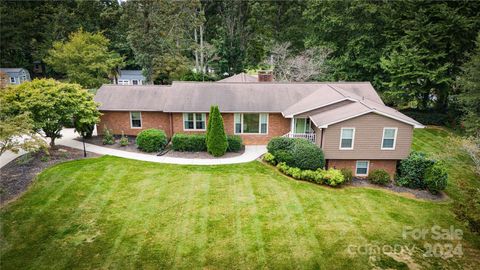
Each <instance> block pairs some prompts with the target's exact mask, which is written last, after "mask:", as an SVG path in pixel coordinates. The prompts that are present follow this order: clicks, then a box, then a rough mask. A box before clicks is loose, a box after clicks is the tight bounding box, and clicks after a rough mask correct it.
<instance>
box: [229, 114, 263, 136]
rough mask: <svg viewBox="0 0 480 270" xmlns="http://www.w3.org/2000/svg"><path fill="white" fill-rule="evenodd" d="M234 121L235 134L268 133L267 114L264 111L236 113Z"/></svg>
mask: <svg viewBox="0 0 480 270" xmlns="http://www.w3.org/2000/svg"><path fill="white" fill-rule="evenodd" d="M234 122H235V133H237V134H241V133H245V134H267V133H268V114H266V113H236V114H235V115H234Z"/></svg>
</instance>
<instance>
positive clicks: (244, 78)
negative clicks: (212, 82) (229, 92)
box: [217, 72, 258, 82]
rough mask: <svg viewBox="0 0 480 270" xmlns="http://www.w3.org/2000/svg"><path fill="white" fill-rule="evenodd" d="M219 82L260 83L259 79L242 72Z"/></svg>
mask: <svg viewBox="0 0 480 270" xmlns="http://www.w3.org/2000/svg"><path fill="white" fill-rule="evenodd" d="M217 82H258V77H256V76H253V75H248V74H246V73H244V72H242V73H238V74H235V75H233V76H230V77H227V78H225V79H222V80H219V81H217Z"/></svg>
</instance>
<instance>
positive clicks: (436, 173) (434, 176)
mask: <svg viewBox="0 0 480 270" xmlns="http://www.w3.org/2000/svg"><path fill="white" fill-rule="evenodd" d="M447 181H448V173H447V169H445V166H444V165H443V164H442V163H440V162H436V163H435V164H434V165H433V166H432V167H430V168H429V169H428V170H427V171H426V172H425V185H426V186H427V189H428V191H430V192H431V193H432V194H437V193H438V192H440V191H442V190H444V189H445V188H446V187H447Z"/></svg>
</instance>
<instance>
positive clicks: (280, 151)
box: [267, 137, 325, 170]
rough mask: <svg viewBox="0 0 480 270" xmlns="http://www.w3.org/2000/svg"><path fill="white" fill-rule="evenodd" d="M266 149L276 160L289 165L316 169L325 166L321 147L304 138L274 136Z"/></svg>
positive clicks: (304, 168) (303, 168)
mask: <svg viewBox="0 0 480 270" xmlns="http://www.w3.org/2000/svg"><path fill="white" fill-rule="evenodd" d="M267 150H268V152H270V153H272V155H274V156H275V159H276V161H277V162H285V163H286V164H287V165H288V166H290V167H296V168H300V169H302V170H316V169H319V168H323V167H324V166H325V158H324V156H323V151H322V149H320V147H318V146H317V145H316V144H314V143H312V142H310V141H308V140H305V139H292V138H285V137H275V138H273V139H271V140H270V142H269V143H268V145H267Z"/></svg>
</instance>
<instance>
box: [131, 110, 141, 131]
mask: <svg viewBox="0 0 480 270" xmlns="http://www.w3.org/2000/svg"><path fill="white" fill-rule="evenodd" d="M130 126H131V128H142V113H141V112H130Z"/></svg>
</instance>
